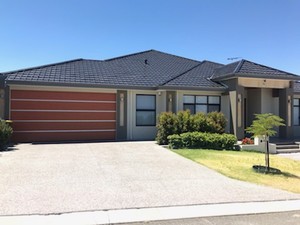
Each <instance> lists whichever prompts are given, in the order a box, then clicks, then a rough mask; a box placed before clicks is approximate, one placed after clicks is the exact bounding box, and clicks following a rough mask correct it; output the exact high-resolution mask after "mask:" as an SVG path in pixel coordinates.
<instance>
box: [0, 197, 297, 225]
mask: <svg viewBox="0 0 300 225" xmlns="http://www.w3.org/2000/svg"><path fill="white" fill-rule="evenodd" d="M296 210H300V200H287V201H265V202H244V203H222V204H221V203H220V204H206V205H205V204H203V205H189V206H170V207H155V208H139V209H118V210H104V211H86V212H72V213H63V214H50V215H21V216H0V224H3V225H40V224H43V225H50V224H51V225H52V224H53V225H54V224H55V225H60V224H70V225H95V224H119V223H131V222H145V221H158V220H174V219H187V218H201V217H213V216H231V215H249V214H258V213H274V212H288V211H296Z"/></svg>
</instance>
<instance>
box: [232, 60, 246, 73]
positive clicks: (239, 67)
mask: <svg viewBox="0 0 300 225" xmlns="http://www.w3.org/2000/svg"><path fill="white" fill-rule="evenodd" d="M244 62H245V60H244V59H242V60H240V61H239V63H238V65H237V66H236V67H235V69H234V71H233V73H237V72H238V71H239V70H240V69H241V68H242V65H243V64H244Z"/></svg>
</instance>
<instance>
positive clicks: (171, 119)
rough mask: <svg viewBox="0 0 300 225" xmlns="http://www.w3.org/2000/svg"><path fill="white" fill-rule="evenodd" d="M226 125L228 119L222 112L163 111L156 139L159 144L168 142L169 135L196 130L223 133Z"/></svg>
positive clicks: (159, 119)
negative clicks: (175, 112) (192, 113)
mask: <svg viewBox="0 0 300 225" xmlns="http://www.w3.org/2000/svg"><path fill="white" fill-rule="evenodd" d="M225 127H226V119H225V116H224V114H223V113H221V112H211V113H208V114H204V113H197V114H195V115H191V113H190V111H180V112H178V113H177V115H176V114H173V113H170V112H163V113H161V114H160V115H159V117H158V124H157V137H156V141H157V143H158V144H168V139H167V137H168V136H169V135H172V134H182V133H187V132H194V131H199V132H208V133H220V134H221V133H224V131H225Z"/></svg>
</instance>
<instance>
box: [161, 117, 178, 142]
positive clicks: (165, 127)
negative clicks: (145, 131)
mask: <svg viewBox="0 0 300 225" xmlns="http://www.w3.org/2000/svg"><path fill="white" fill-rule="evenodd" d="M176 123H177V121H176V116H175V114H174V113H170V112H163V113H161V114H160V115H159V117H158V124H157V126H156V127H157V136H156V141H157V143H158V144H160V145H166V144H168V139H167V138H168V136H169V135H171V134H174V133H175V130H176V127H175V126H176Z"/></svg>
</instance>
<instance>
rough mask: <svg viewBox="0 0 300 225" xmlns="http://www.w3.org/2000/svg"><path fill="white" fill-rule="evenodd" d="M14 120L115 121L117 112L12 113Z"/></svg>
mask: <svg viewBox="0 0 300 225" xmlns="http://www.w3.org/2000/svg"><path fill="white" fill-rule="evenodd" d="M11 117H12V118H13V120H86V119H89V120H114V119H115V118H116V113H115V112H97V113H96V112H55V111H54V112H49V111H48V112H44V111H40V112H32V111H30V112H21V111H12V112H11Z"/></svg>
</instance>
